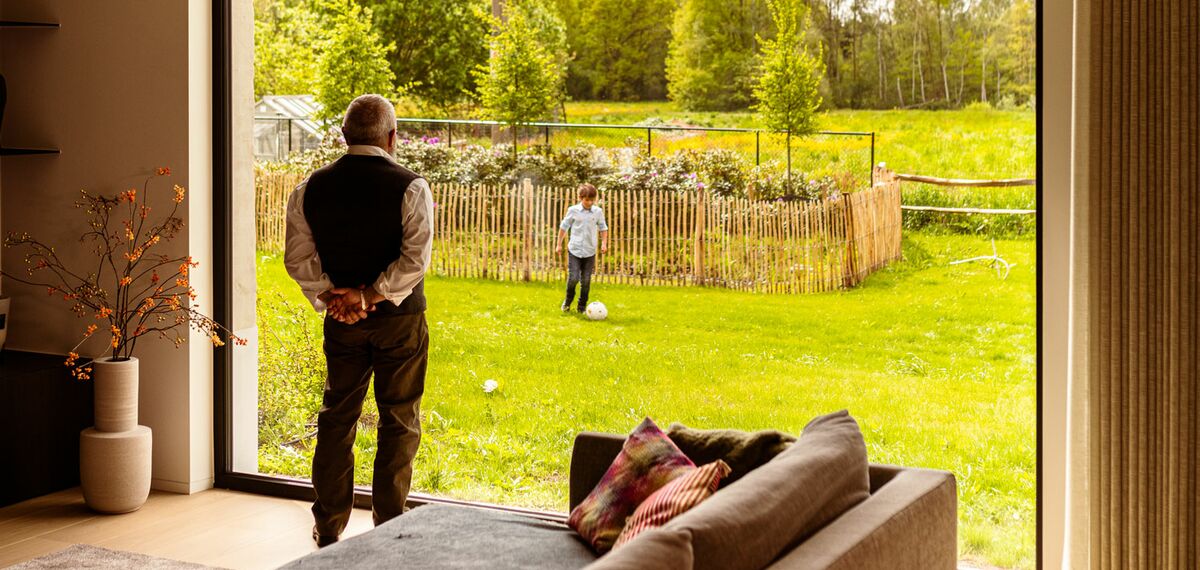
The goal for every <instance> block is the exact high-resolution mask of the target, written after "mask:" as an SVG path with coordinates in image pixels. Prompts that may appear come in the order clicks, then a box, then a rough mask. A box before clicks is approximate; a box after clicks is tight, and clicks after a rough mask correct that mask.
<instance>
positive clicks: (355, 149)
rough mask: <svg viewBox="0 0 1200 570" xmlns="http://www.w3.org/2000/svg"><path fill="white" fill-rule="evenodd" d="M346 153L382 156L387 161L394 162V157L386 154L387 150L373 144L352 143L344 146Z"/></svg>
mask: <svg viewBox="0 0 1200 570" xmlns="http://www.w3.org/2000/svg"><path fill="white" fill-rule="evenodd" d="M346 154H354V155H358V156H382V157H383V158H386V159H388V160H389V161H391V162H393V163H395V162H396V159H395V158H393V157H392V155H390V154H388V151H386V150H384V149H382V148H379V147H377V146H375V145H373V144H352V145H350V146H349V147H347V148H346Z"/></svg>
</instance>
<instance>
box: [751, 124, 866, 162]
mask: <svg viewBox="0 0 1200 570" xmlns="http://www.w3.org/2000/svg"><path fill="white" fill-rule="evenodd" d="M761 135H762V131H754V166H758V165H760V164H762V162H761V161H760V160H759V156H760V153H759V148H761V145H760V144H759V137H760V136H761ZM872 148H874V147H872Z"/></svg>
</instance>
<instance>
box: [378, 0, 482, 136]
mask: <svg viewBox="0 0 1200 570" xmlns="http://www.w3.org/2000/svg"><path fill="white" fill-rule="evenodd" d="M358 2H359V3H360V4H362V5H363V6H364V7H366V8H370V10H371V11H372V12H373V13H374V18H373V21H374V23H375V30H376V32H377V33H378V34H379V35H380V36H381V37H385V38H399V39H400V41H399V42H398V43H397V44H396V49H395V50H394V51H393V52H392V53H391V57H389V58H388V63H389V65H390V67H391V70H392V73H393V74H394V75H395V77H396V80H397V83H399V84H400V85H406V86H407V88H408V92H409V93H411V94H412V95H413V96H415V97H418V98H420V99H421V100H423V101H425V102H426V103H429V104H431V105H433V106H434V107H437V108H438V109H439V110H441V111H442V112H443V113H447V112H449V109H450V108H452V107H454V106H455V105H457V104H460V103H463V102H464V101H467V100H469V99H470V98H471V95H472V93H474V91H475V79H474V76H472V74H471V72H472V71H473V70H474V69H475V68H476V67H478V66H479V65H482V64H483V63H484V62H486V61H487V57H488V52H487V33H488V21H487V17H486V10H487V8H488V6H487V2H486V1H485V0H358Z"/></svg>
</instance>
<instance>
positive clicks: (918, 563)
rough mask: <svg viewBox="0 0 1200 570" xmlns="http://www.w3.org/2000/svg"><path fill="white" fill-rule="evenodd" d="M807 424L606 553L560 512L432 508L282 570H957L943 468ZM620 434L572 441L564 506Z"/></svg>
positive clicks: (592, 477)
mask: <svg viewBox="0 0 1200 570" xmlns="http://www.w3.org/2000/svg"><path fill="white" fill-rule="evenodd" d="M843 413H844V412H843ZM848 417H849V416H848V415H847V416H845V417H844V418H843V419H842V420H841V421H842V422H843V423H844V422H845V421H846V420H845V418H848ZM818 420H821V418H818ZM818 420H814V422H817V421H818ZM849 422H850V423H851V424H853V420H852V419H850V420H849ZM811 425H812V424H810V426H811ZM809 431H810V430H809V428H806V429H805V434H804V436H802V437H801V439H800V440H799V441H798V442H797V443H796V444H793V445H792V447H791V448H790V449H788V450H787V451H784V452H782V453H780V454H779V455H778V456H777V457H774V458H773V459H771V460H769V461H767V462H765V463H764V464H762V465H761V466H758V467H757V468H755V469H753V470H752V471H750V472H748V473H747V474H746V475H745V476H744V477H742V478H740V479H738V480H737V481H735V482H733V483H731V484H729V485H728V486H727V487H724V488H722V489H721V490H719V491H717V492H716V494H714V495H713V496H712V497H711V498H709V499H708V500H706V501H705V502H703V503H701V504H700V505H698V506H697V507H695V508H693V509H692V510H690V511H688V512H686V513H684V514H682V515H680V516H678V517H677V518H675V519H673V520H672V521H670V522H669V523H667V525H665V526H663V527H662V528H659V529H654V530H652V531H649V532H647V533H645V534H643V535H640V536H638V537H637V538H635V539H633V540H632V541H630V542H628V543H627V544H625V545H624V546H622V547H619V548H617V549H615V550H613V551H612V552H611V553H609V554H606V555H604V556H598V555H597V554H596V553H595V552H593V551H592V549H591V548H590V547H589V546H588V545H587V544H586V543H585V541H583V540H582V539H581V538H580V537H579V536H578V535H576V534H575V532H574V531H572V530H571V529H570V528H569V527H568V526H567V525H566V524H564V522H565V519H566V517H565V516H564V517H561V518H559V517H555V516H540V517H539V516H536V515H531V513H519V512H511V511H510V512H506V511H503V510H496V509H486V508H477V507H471V506H463V505H451V504H430V505H426V506H421V507H417V508H415V509H412V510H410V511H408V512H406V513H405V514H404V515H402V516H400V517H397V518H395V519H392V520H390V521H388V522H386V523H384V524H382V525H380V526H378V527H376V528H375V529H373V530H371V531H369V532H367V533H364V534H361V535H359V536H355V537H353V538H350V539H347V540H343V541H341V542H339V543H336V544H334V545H331V546H328V547H325V548H323V549H321V550H319V551H317V552H314V553H312V554H309V555H308V556H305V557H303V558H300V559H297V560H295V561H293V562H291V563H289V564H288V565H286V566H284V568H287V569H295V568H489V569H490V568H529V569H534V568H536V569H543V568H546V569H560V568H561V569H568V568H570V569H576V568H584V567H589V568H592V569H594V570H614V569H626V568H629V569H633V568H655V569H659V568H661V569H674V568H678V569H681V570H683V569H693V568H695V569H707V568H719V569H722V570H725V569H730V570H732V569H741V568H746V569H748V568H768V569H771V570H782V569H808V568H832V569H851V568H854V569H863V570H870V569H880V570H885V569H886V570H899V569H905V568H921V569H927V568H929V569H939V568H944V569H953V568H955V567H956V565H957V550H958V545H957V512H956V511H957V494H956V489H955V480H954V476H953V475H952V474H950V473H947V472H943V471H933V470H926V469H911V468H903V467H892V466H888V465H875V464H869V465H868V464H867V463H866V453H865V452H866V450H865V447H863V446H862V443H861V441H862V438H861V435H859V434H858V428H857V424H853V435H852V437H856V438H857V440H856V441H855V442H854V444H853V445H852V447H859V449H857V450H855V451H852V452H850V453H845V452H843V451H836V452H830V450H829V449H828V448H829V447H830V444H829V443H827V442H824V443H822V442H818V443H816V444H809V443H808V441H807V440H810V439H811V441H816V440H815V438H808V436H809ZM624 441H625V438H624V436H619V435H612V434H603V433H591V432H584V433H580V434H579V435H578V436H577V437H576V438H575V442H574V447H573V449H572V454H571V466H570V506H571V508H575V506H576V505H578V504H579V503H580V502H582V501H583V500H584V498H585V497H587V495H588V494H589V493H590V492H591V491H592V489H593V488H594V487H595V486H596V485H597V483H598V482H599V481H600V480H601V478H602V477H603V475H604V473H605V471H606V470H607V469H608V467H609V465H610V464H611V463H612V462H613V459H614V458H616V457H617V455H618V454H619V453H621V450H622V445H623V443H624ZM840 445H842V444H840V443H835V444H834V446H835V447H836V446H840ZM684 451H685V452H686V451H687V450H686V449H684ZM856 462H859V463H857V464H856ZM814 465H816V466H817V467H813V466H814ZM821 465H824V466H823V467H821ZM860 467H861V469H860ZM859 471H862V472H864V473H862V475H863V477H862V481H858V480H857V479H859V476H858V473H859ZM855 487H859V488H860V489H859V490H857V491H856V490H855ZM856 493H857V494H858V496H854V495H855V494H856Z"/></svg>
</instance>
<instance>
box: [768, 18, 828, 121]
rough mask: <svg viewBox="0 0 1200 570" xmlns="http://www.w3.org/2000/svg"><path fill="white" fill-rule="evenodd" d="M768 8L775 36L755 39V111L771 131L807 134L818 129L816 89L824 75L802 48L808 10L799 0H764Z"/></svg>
mask: <svg viewBox="0 0 1200 570" xmlns="http://www.w3.org/2000/svg"><path fill="white" fill-rule="evenodd" d="M767 6H768V7H769V8H770V10H771V19H772V20H773V21H774V22H775V29H776V35H775V37H774V38H762V37H759V38H758V41H759V43H760V44H761V45H762V55H761V60H760V61H761V64H760V65H761V70H760V72H759V75H758V81H757V83H756V84H755V86H754V97H755V99H756V100H757V103H756V105H755V110H757V111H758V112H759V113H760V114H761V115H762V121H763V123H764V124H766V125H767V128H769V129H771V130H774V131H777V132H786V133H787V134H788V135H789V136H790V135H807V134H810V133H812V132H815V131H816V130H817V109H818V108H819V107H820V106H821V95H820V93H818V92H817V89H818V87H819V86H820V84H821V77H822V75H823V74H824V72H825V69H824V66H823V65H822V63H821V58H820V54H819V53H818V54H817V55H813V54H812V53H809V50H808V49H807V48H806V47H805V45H804V35H805V30H806V28H807V19H808V9H807V8H805V6H804V4H803V3H802V2H801V1H800V0H767Z"/></svg>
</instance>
